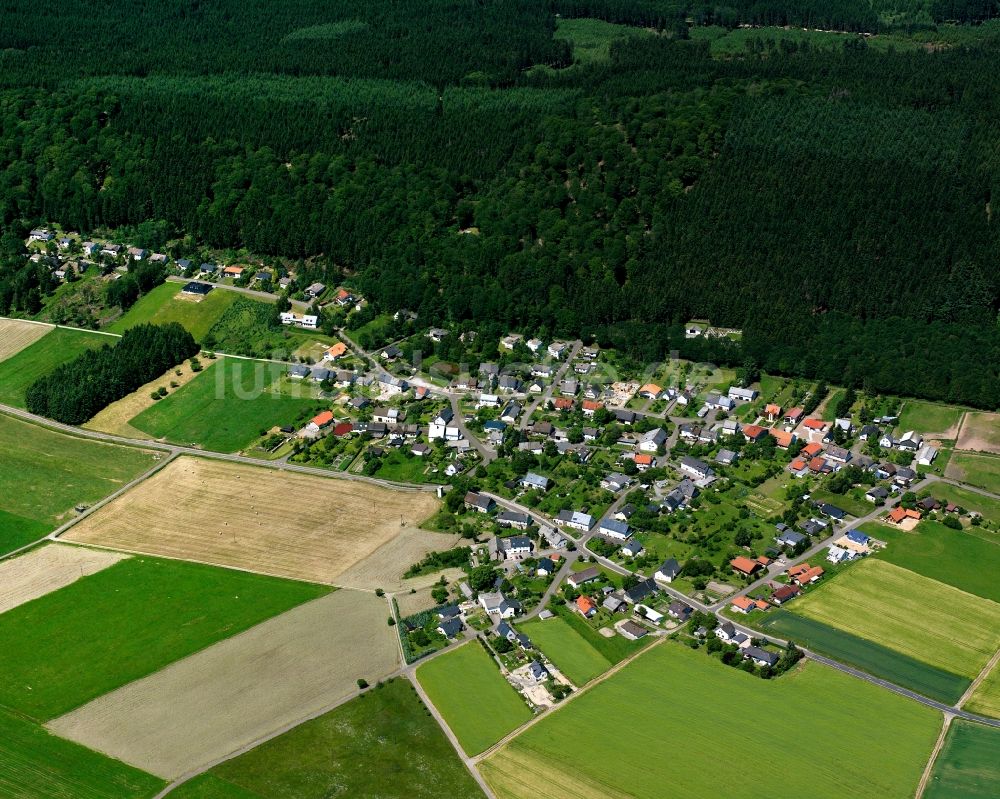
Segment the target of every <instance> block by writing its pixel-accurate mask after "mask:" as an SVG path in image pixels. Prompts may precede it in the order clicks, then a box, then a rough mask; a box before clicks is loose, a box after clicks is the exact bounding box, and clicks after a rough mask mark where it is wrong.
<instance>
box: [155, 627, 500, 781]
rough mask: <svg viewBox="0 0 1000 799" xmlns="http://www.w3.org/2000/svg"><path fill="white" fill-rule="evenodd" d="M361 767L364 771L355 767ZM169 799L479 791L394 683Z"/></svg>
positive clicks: (414, 699) (399, 682)
mask: <svg viewBox="0 0 1000 799" xmlns="http://www.w3.org/2000/svg"><path fill="white" fill-rule="evenodd" d="M477 646H478V645H477ZM361 763H368V764H372V767H370V768H359V767H358V765H359V764H361ZM170 795H171V797H176V799H264V798H266V799H327V797H333V796H344V797H380V799H392V798H393V797H398V798H399V799H411V797H412V799H438V797H442V796H447V797H450V798H451V799H473V798H474V797H481V796H482V792H481V791H480V790H479V787H478V786H477V785H476V783H475V781H474V780H473V779H472V777H471V775H470V774H469V772H468V771H467V770H466V769H465V767H464V766H463V765H462V763H461V761H460V760H459V759H458V757H457V756H456V754H455V750H454V749H453V748H452V746H451V744H449V743H448V739H447V738H445V736H444V733H443V732H442V731H441V728H440V727H438V725H437V724H436V723H435V721H434V719H433V718H431V716H430V714H429V713H428V712H427V709H426V708H425V707H424V705H423V703H422V702H421V701H420V698H419V697H418V696H417V694H416V691H415V690H414V688H413V686H412V685H411V684H410V683H409V682H408V681H407V680H404V679H396V680H392V681H391V682H388V683H385V684H384V685H382V687H380V688H374V689H372V690H370V691H368V692H367V693H365V694H363V695H362V696H360V697H358V698H357V699H353V700H352V701H350V702H348V703H347V704H345V705H341V706H340V707H338V708H337V709H336V710H333V711H331V712H329V713H327V714H325V715H323V716H320V717H319V718H317V719H314V720H312V721H307V722H306V723H305V724H302V725H300V726H298V727H296V728H295V729H293V730H291V731H289V732H286V733H285V734H284V735H280V736H279V737H277V738H275V739H274V740H271V741H268V742H267V743H265V744H262V745H261V746H258V747H257V748H256V749H252V750H251V751H249V752H247V753H246V754H244V755H240V756H239V757H237V758H235V759H234V760H230V761H228V762H226V763H223V764H222V765H220V766H216V767H215V768H213V769H212V770H211V771H209V772H208V773H207V774H206V775H204V776H202V777H199V778H198V779H195V780H192V781H191V782H189V783H187V784H185V785H183V786H182V787H181V788H179V789H177V790H175V791H173V792H172V793H171V794H170Z"/></svg>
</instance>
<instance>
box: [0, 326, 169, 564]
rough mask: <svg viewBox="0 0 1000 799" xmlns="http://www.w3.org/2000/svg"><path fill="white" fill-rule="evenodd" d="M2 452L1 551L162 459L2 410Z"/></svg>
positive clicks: (26, 540)
mask: <svg viewBox="0 0 1000 799" xmlns="http://www.w3.org/2000/svg"><path fill="white" fill-rule="evenodd" d="M46 338H48V337H46ZM42 340H43V341H44V340H45V339H42ZM0 453H2V454H0V554H2V553H4V552H10V551H11V550H12V549H17V548H18V547H19V546H23V545H24V544H27V543H29V542H31V541H34V540H36V539H38V538H39V537H40V536H42V535H44V534H45V533H47V532H49V531H50V530H53V529H54V528H56V527H58V526H59V525H60V524H61V523H62V522H64V521H66V520H67V519H68V518H70V516H71V514H72V513H73V507H74V506H75V505H78V504H84V505H91V504H93V503H94V502H96V501H97V500H99V499H101V498H103V497H105V496H107V495H108V494H111V493H113V492H114V491H116V490H118V489H119V488H121V487H122V486H123V485H125V484H126V483H128V482H129V481H131V480H132V479H134V478H135V477H137V476H138V475H139V474H141V473H142V472H144V471H146V470H147V469H150V468H152V466H153V465H154V464H155V463H156V459H157V458H158V457H162V456H157V455H154V454H153V453H151V452H147V451H143V450H138V449H132V448H130V447H118V446H115V445H113V444H101V443H98V442H96V441H88V440H86V439H83V438H76V437H75V436H69V435H64V434H63V433H56V432H54V431H52V430H48V429H46V428H44V427H39V426H37V425H33V424H29V423H28V422H22V421H20V420H19V419H15V418H13V417H11V416H4V415H2V414H0Z"/></svg>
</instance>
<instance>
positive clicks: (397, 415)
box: [372, 408, 406, 424]
mask: <svg viewBox="0 0 1000 799" xmlns="http://www.w3.org/2000/svg"><path fill="white" fill-rule="evenodd" d="M405 419H406V416H405V415H404V414H403V412H402V411H401V410H400V409H399V408H375V409H374V410H373V411H372V421H373V422H381V423H382V424H399V423H400V422H402V421H404V420H405Z"/></svg>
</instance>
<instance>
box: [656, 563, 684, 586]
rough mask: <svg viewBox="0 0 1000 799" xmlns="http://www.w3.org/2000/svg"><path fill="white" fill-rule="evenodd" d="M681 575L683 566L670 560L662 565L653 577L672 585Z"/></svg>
mask: <svg viewBox="0 0 1000 799" xmlns="http://www.w3.org/2000/svg"><path fill="white" fill-rule="evenodd" d="M680 573H681V565H680V564H679V563H678V562H677V561H676V559H674V558H669V559H667V560H665V561H663V563H662V564H661V565H660V568H658V569H657V570H656V574H654V575H653V577H655V578H656V579H657V580H661V581H663V582H665V583H672V582H673V581H674V578H675V577H677V576H678V575H679V574H680Z"/></svg>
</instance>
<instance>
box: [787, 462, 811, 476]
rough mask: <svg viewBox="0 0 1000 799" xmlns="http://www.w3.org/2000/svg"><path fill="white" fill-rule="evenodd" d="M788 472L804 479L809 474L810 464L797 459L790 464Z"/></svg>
mask: <svg viewBox="0 0 1000 799" xmlns="http://www.w3.org/2000/svg"><path fill="white" fill-rule="evenodd" d="M788 471H790V472H791V473H792V474H793V475H795V476H796V477H804V476H805V475H807V474H808V473H809V464H808V463H806V462H805V461H804V460H802V458H795V459H794V460H793V461H792V462H791V463H789V464H788Z"/></svg>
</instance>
